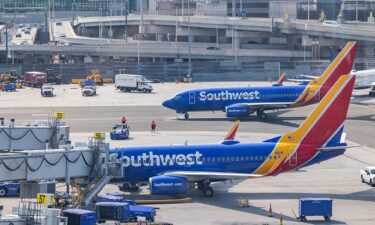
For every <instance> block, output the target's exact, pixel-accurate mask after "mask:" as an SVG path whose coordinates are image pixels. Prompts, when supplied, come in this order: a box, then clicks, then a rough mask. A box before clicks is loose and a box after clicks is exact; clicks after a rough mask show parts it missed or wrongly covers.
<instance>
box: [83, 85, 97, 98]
mask: <svg viewBox="0 0 375 225" xmlns="http://www.w3.org/2000/svg"><path fill="white" fill-rule="evenodd" d="M95 95H96V87H95V86H85V87H84V88H82V96H95Z"/></svg>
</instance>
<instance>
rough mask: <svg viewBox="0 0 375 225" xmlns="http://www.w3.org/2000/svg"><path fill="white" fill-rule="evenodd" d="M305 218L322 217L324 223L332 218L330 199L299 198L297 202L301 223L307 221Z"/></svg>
mask: <svg viewBox="0 0 375 225" xmlns="http://www.w3.org/2000/svg"><path fill="white" fill-rule="evenodd" d="M307 216H323V217H324V219H325V220H326V221H330V220H331V217H332V199H331V198H301V199H300V200H299V217H297V219H298V220H301V221H302V222H306V221H307V218H306V217H307Z"/></svg>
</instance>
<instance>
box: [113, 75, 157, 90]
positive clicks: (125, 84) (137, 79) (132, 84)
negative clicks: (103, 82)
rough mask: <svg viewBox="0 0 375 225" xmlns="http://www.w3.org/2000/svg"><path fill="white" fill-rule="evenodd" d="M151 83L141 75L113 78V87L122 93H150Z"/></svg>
mask: <svg viewBox="0 0 375 225" xmlns="http://www.w3.org/2000/svg"><path fill="white" fill-rule="evenodd" d="M150 83H151V81H149V80H147V79H146V78H145V77H144V76H142V75H133V74H117V75H116V76H115V86H116V88H117V89H120V90H121V91H124V92H130V91H141V92H145V93H146V92H151V91H152V86H151V85H150Z"/></svg>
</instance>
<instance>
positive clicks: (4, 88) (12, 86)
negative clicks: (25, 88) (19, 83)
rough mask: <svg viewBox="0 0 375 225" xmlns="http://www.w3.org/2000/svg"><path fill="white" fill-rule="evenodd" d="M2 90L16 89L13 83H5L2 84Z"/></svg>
mask: <svg viewBox="0 0 375 225" xmlns="http://www.w3.org/2000/svg"><path fill="white" fill-rule="evenodd" d="M3 91H16V84H15V83H5V84H4V86H3Z"/></svg>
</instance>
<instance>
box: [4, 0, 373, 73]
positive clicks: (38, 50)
mask: <svg viewBox="0 0 375 225" xmlns="http://www.w3.org/2000/svg"><path fill="white" fill-rule="evenodd" d="M54 2H55V4H54V6H53V7H51V6H50V5H48V1H45V0H44V1H41V0H32V1H21V0H15V1H10V0H9V1H8V0H0V5H3V6H4V7H3V12H1V15H2V16H3V20H4V18H8V19H9V15H13V14H14V13H12V11H14V10H15V11H17V13H23V14H25V17H21V18H23V20H21V21H17V17H12V20H13V21H14V24H21V23H23V24H24V25H25V23H30V22H29V21H31V20H37V19H38V18H37V16H36V15H38V14H36V13H35V12H32V13H31V14H29V11H33V10H41V13H40V18H39V21H38V22H36V23H39V24H41V25H40V26H39V28H40V29H39V32H36V33H35V35H36V36H35V37H34V38H32V39H30V40H23V39H21V38H18V39H17V38H16V37H10V43H11V44H10V45H9V48H8V52H7V54H3V55H4V56H6V57H2V62H3V63H5V62H6V63H7V66H4V65H3V66H0V68H1V67H3V68H5V69H4V70H6V69H8V68H9V67H11V66H12V65H13V66H17V65H18V66H19V67H22V68H21V69H20V70H22V71H28V70H35V69H37V68H43V69H45V68H52V69H54V70H55V73H60V74H63V75H64V74H74V73H77V71H80V72H79V73H86V74H87V73H88V71H90V67H91V66H92V67H94V68H99V69H101V70H102V71H104V74H108V75H111V74H113V73H116V71H117V70H119V69H126V70H127V71H128V72H129V73H130V72H131V73H140V74H146V75H147V74H152V75H154V76H155V78H161V79H163V80H173V79H174V78H175V77H176V76H181V75H183V74H187V73H189V74H192V75H194V76H195V77H200V79H201V80H213V78H212V77H209V78H207V76H206V75H207V74H212V76H215V77H214V78H215V79H216V80H223V79H232V80H244V79H245V80H246V79H260V80H264V79H265V77H267V76H269V74H272V76H278V74H279V73H280V72H281V71H287V72H289V74H290V75H291V76H293V75H297V74H313V75H319V73H320V72H321V70H322V68H325V66H326V65H327V64H328V63H329V60H330V58H332V57H334V55H335V54H337V52H339V51H340V50H341V48H342V47H343V46H344V45H345V43H346V42H347V41H349V40H353V41H358V42H359V49H358V52H357V58H356V62H355V69H357V70H361V69H371V68H375V33H374V32H373V29H374V26H375V23H374V17H373V15H372V14H373V11H374V9H375V7H374V6H375V1H371V0H367V1H361V0H358V1H345V4H343V2H342V1H339V0H337V1H336V0H335V1H325V0H290V1H271V0H226V1H224V0H191V1H188V0H144V1H131V0H129V1H123V0H112V1H111V0H102V1H99V0H97V1H96V0H75V1H74V0H69V1H60V0H55V1H54ZM43 9H44V11H43ZM47 9H48V10H47ZM7 16H8V17H7ZM25 18H29V19H30V20H28V19H27V20H26V19H25ZM338 18H340V20H338ZM43 24H48V26H44V28H43ZM12 32H13V34H17V33H22V28H21V30H18V31H15V30H13V31H12ZM12 32H11V33H12ZM43 32H44V34H45V36H47V40H42V38H41V37H42V36H43V35H42V34H43ZM21 36H22V38H25V37H26V38H28V37H30V36H27V35H26V36H24V35H23V34H21ZM2 39H4V38H2ZM2 46H3V49H4V45H2ZM4 50H5V49H4ZM21 63H23V64H21ZM77 68H79V69H77Z"/></svg>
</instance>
